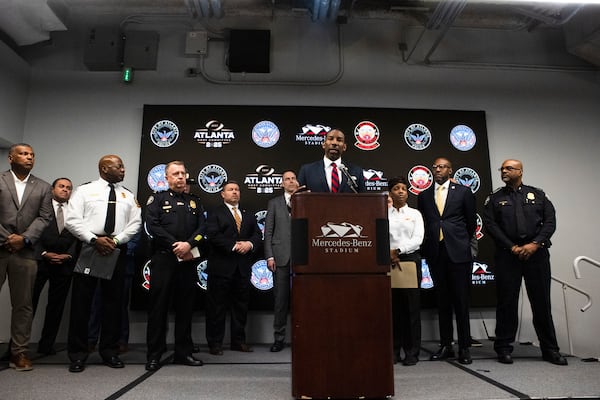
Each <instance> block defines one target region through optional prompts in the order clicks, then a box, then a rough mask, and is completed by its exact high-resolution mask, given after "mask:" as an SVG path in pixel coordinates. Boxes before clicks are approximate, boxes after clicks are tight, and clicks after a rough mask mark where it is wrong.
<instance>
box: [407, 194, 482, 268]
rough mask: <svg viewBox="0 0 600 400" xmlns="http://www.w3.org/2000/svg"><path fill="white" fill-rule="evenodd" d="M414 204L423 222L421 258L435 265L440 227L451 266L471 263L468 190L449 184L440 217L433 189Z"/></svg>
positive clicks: (472, 221)
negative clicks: (423, 237)
mask: <svg viewBox="0 0 600 400" xmlns="http://www.w3.org/2000/svg"><path fill="white" fill-rule="evenodd" d="M417 203H418V209H419V211H420V212H421V214H422V215H423V220H424V222H425V240H424V241H423V245H422V246H421V253H422V255H423V256H424V257H425V258H427V259H428V260H430V261H435V259H436V257H437V254H438V250H439V235H440V226H441V228H442V232H443V234H444V242H445V244H446V249H447V251H448V256H449V257H450V260H451V261H452V262H453V263H464V262H471V261H473V256H472V254H471V238H472V237H473V234H474V233H475V228H476V227H477V214H476V207H475V196H474V195H473V192H471V189H470V188H468V187H466V186H463V185H460V184H458V183H452V182H450V186H448V197H447V198H446V205H445V207H444V213H443V214H442V215H441V216H440V213H439V211H438V209H437V206H436V204H435V185H432V186H431V187H430V188H429V189H427V190H425V191H423V192H421V193H420V194H419V197H418V198H417Z"/></svg>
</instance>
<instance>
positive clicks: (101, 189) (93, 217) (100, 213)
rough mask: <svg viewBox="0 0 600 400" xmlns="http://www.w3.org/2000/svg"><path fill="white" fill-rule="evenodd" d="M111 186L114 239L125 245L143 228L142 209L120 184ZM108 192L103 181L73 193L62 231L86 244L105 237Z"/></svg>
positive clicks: (90, 184)
mask: <svg viewBox="0 0 600 400" xmlns="http://www.w3.org/2000/svg"><path fill="white" fill-rule="evenodd" d="M114 186H115V194H116V195H117V204H116V210H115V230H114V232H115V234H114V236H113V237H115V238H117V241H118V242H119V243H127V242H128V241H129V240H130V239H131V238H132V237H133V236H134V235H135V234H136V233H137V232H138V231H139V230H140V228H141V226H142V213H141V208H140V206H139V204H138V202H137V201H136V199H135V197H134V195H133V193H131V192H130V191H129V190H127V189H125V188H124V187H123V186H122V185H121V184H120V183H115V184H114ZM109 192H110V186H108V182H107V181H105V180H104V179H102V178H100V179H98V180H96V181H93V182H90V183H86V184H83V185H81V186H79V187H78V188H77V189H75V191H74V192H73V195H72V196H71V199H70V200H69V205H68V207H67V213H66V217H65V228H67V229H68V230H69V232H71V233H72V234H73V235H75V236H76V237H77V238H78V239H79V240H81V241H83V242H85V243H89V242H90V240H92V239H93V238H95V237H97V236H104V235H106V233H105V232H104V223H105V221H106V210H107V208H108V194H109Z"/></svg>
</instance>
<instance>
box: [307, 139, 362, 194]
mask: <svg viewBox="0 0 600 400" xmlns="http://www.w3.org/2000/svg"><path fill="white" fill-rule="evenodd" d="M322 147H323V151H324V152H325V155H324V156H323V159H322V160H318V161H315V162H313V163H310V164H304V165H302V166H301V167H300V172H299V173H298V182H299V183H300V187H302V186H305V187H306V189H308V190H310V191H311V192H331V193H363V192H366V191H367V189H366V186H365V178H364V174H363V170H362V168H361V167H359V166H358V165H352V164H344V163H343V162H342V154H344V152H345V151H346V138H345V136H344V132H342V131H341V130H339V129H332V130H330V131H329V132H328V133H327V136H326V137H325V141H324V142H323V144H322Z"/></svg>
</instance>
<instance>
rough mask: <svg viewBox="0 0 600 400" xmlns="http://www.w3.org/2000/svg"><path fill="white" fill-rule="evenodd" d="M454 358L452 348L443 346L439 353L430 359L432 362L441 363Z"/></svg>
mask: <svg viewBox="0 0 600 400" xmlns="http://www.w3.org/2000/svg"><path fill="white" fill-rule="evenodd" d="M451 357H454V350H452V346H442V347H440V349H439V350H438V351H436V352H435V353H433V354H432V355H431V357H429V360H430V361H439V360H445V359H446V358H451Z"/></svg>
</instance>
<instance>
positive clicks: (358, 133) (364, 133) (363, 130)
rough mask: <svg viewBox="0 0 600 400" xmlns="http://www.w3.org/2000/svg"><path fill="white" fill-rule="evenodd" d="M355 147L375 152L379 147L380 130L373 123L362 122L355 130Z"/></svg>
mask: <svg viewBox="0 0 600 400" xmlns="http://www.w3.org/2000/svg"><path fill="white" fill-rule="evenodd" d="M354 137H355V138H356V143H354V145H355V146H356V147H358V148H359V149H361V150H375V149H376V148H378V147H379V143H378V140H379V128H377V125H375V124H374V123H372V122H371V121H362V122H359V123H358V125H356V127H355V128H354Z"/></svg>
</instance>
